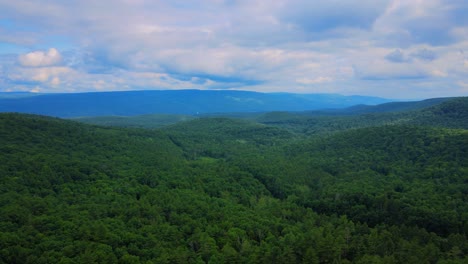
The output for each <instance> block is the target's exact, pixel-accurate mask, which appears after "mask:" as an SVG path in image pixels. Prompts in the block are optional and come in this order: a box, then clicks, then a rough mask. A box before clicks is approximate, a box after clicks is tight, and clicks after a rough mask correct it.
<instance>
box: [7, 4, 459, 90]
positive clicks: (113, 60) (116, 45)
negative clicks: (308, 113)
mask: <svg viewBox="0 0 468 264" xmlns="http://www.w3.org/2000/svg"><path fill="white" fill-rule="evenodd" d="M466 14H468V1H466V0H411V1H408V0H360V1H355V0H327V1H316V0H204V1H195V0H194V1H190V0H160V1H158V0H99V1H96V0H79V1H73V0H15V1H11V0H0V92H20V91H28V92H41V93H57V92H60V93H68V92H94V91H121V90H161V89H164V90H171V89H203V90H208V89H232V90H248V91H258V92H292V93H337V94H343V95H368V96H380V97H385V98H394V99H422V98H433V97H447V96H466V95H468V15H466Z"/></svg>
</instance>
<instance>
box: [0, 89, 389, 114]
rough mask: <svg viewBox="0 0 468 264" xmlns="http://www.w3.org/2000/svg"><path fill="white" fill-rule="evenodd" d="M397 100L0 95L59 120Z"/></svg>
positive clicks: (7, 105)
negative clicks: (82, 117)
mask: <svg viewBox="0 0 468 264" xmlns="http://www.w3.org/2000/svg"><path fill="white" fill-rule="evenodd" d="M390 101H391V100H388V99H384V98H378V97H367V96H343V95H337V94H293V93H258V92H249V91H202V90H155V91H127V92H96V93H68V94H39V95H34V94H29V95H28V94H21V95H19V96H18V95H16V96H8V93H3V94H0V112H19V113H32V114H41V115H48V116H57V117H78V116H103V115H119V116H133V115H143V114H154V113H164V114H184V115H196V114H207V113H225V112H267V111H306V110H317V109H327V108H345V107H350V106H353V105H360V104H365V105H376V104H381V103H386V102H390Z"/></svg>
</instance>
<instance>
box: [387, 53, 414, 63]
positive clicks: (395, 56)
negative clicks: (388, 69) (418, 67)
mask: <svg viewBox="0 0 468 264" xmlns="http://www.w3.org/2000/svg"><path fill="white" fill-rule="evenodd" d="M385 59H386V60H388V61H390V62H396V63H402V62H408V61H409V58H407V57H406V56H405V55H404V54H403V52H401V50H394V51H392V52H390V53H389V54H387V55H386V56H385Z"/></svg>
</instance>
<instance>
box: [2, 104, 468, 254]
mask: <svg viewBox="0 0 468 264" xmlns="http://www.w3.org/2000/svg"><path fill="white" fill-rule="evenodd" d="M466 105H467V104H466V99H456V100H455V101H447V102H444V103H442V104H437V105H433V106H430V107H428V108H423V109H420V110H414V111H413V112H401V113H384V114H370V115H359V116H350V117H349V118H350V119H347V117H344V116H340V117H333V118H332V117H330V116H329V117H323V116H322V117H311V116H308V117H307V116H305V117H304V116H303V117H301V118H296V117H294V118H296V119H294V120H296V121H290V119H288V118H289V116H288V115H287V116H286V117H287V118H285V119H283V121H281V122H279V121H278V120H276V121H275V120H273V117H275V115H274V114H273V117H272V116H270V117H268V116H263V117H262V118H263V121H262V122H263V124H261V123H258V122H255V121H254V120H250V121H246V120H238V119H230V118H220V117H217V118H198V119H194V120H190V121H187V122H180V123H177V124H174V125H171V126H167V127H165V128H164V129H158V130H145V129H135V128H134V129H131V128H110V127H100V126H92V125H86V124H81V123H78V122H74V121H69V120H62V119H56V118H50V117H43V116H35V115H23V114H0V263H467V262H468V258H467V257H466V256H467V255H468V240H467V232H468V213H467V212H468V130H467V126H466V122H467V120H468V118H467V113H468V111H467V107H466ZM386 115H388V117H386ZM277 117H278V116H276V118H277ZM268 118H271V119H270V121H271V120H272V121H271V122H270V121H268V122H267V121H266V120H267V119H268ZM315 118H316V119H315ZM327 118H328V119H327ZM334 118H335V119H334ZM385 118H388V119H385ZM314 120H315V121H316V120H319V121H320V125H318V124H317V123H315V121H314ZM273 121H274V122H273ZM317 122H318V121H317ZM356 123H357V124H359V125H355V124H356ZM332 132H333V133H332Z"/></svg>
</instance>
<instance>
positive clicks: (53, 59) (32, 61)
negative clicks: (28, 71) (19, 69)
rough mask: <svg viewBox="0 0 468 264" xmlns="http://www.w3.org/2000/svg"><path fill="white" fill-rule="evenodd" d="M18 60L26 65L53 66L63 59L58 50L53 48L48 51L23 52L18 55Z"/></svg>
mask: <svg viewBox="0 0 468 264" xmlns="http://www.w3.org/2000/svg"><path fill="white" fill-rule="evenodd" d="M18 61H19V63H20V64H21V65H22V66H25V67H43V66H53V65H57V64H59V63H60V62H61V61H62V56H61V55H60V53H59V51H58V50H56V49H54V48H51V49H49V50H48V51H47V52H44V51H34V52H30V53H26V54H22V55H20V56H19V57H18Z"/></svg>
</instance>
